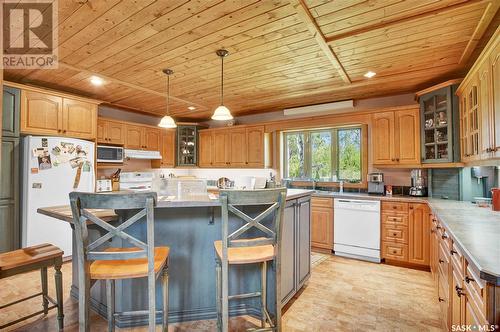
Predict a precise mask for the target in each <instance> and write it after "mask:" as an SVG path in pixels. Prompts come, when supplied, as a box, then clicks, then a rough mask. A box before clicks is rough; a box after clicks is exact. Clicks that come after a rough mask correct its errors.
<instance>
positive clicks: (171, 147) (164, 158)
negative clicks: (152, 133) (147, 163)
mask: <svg viewBox="0 0 500 332" xmlns="http://www.w3.org/2000/svg"><path fill="white" fill-rule="evenodd" d="M175 135H176V130H175V129H160V154H161V160H151V166H152V167H153V168H160V167H175Z"/></svg>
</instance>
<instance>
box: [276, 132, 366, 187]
mask: <svg viewBox="0 0 500 332" xmlns="http://www.w3.org/2000/svg"><path fill="white" fill-rule="evenodd" d="M348 129H359V130H360V173H361V174H360V179H359V181H356V182H350V181H349V180H345V179H339V178H338V176H339V156H338V150H339V140H338V132H339V131H340V130H348ZM366 131H367V128H366V125H364V124H353V125H345V126H335V127H327V128H307V129H296V130H289V131H283V132H282V134H283V140H282V141H283V146H282V151H283V156H282V157H283V159H282V161H283V177H284V178H289V176H288V171H289V170H288V145H287V142H288V135H292V134H298V133H300V134H303V135H304V144H305V146H304V174H305V177H304V178H292V181H305V180H314V181H316V182H323V183H337V182H339V181H344V182H346V183H348V184H351V185H354V186H360V185H361V186H364V185H365V184H366V176H365V173H366V169H367V167H368V165H367V163H368V160H367V154H366V149H367V148H368V147H367V140H366V134H367V133H366ZM320 132H330V135H331V140H332V143H335V144H331V150H330V153H331V165H330V167H331V173H330V178H329V179H328V180H326V181H325V180H320V179H313V178H312V144H311V134H313V133H320ZM333 175H336V176H337V180H336V181H334V180H333Z"/></svg>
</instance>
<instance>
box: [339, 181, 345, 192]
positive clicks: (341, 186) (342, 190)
mask: <svg viewBox="0 0 500 332" xmlns="http://www.w3.org/2000/svg"><path fill="white" fill-rule="evenodd" d="M339 193H341V194H342V193H344V181H339Z"/></svg>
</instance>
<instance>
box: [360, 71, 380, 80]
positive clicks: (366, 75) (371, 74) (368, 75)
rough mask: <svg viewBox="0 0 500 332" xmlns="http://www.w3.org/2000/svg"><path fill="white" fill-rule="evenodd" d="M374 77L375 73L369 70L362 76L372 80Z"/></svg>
mask: <svg viewBox="0 0 500 332" xmlns="http://www.w3.org/2000/svg"><path fill="white" fill-rule="evenodd" d="M375 75H377V73H375V72H373V71H371V70H370V71H369V72H367V73H366V74H364V75H363V76H364V77H366V78H372V77H373V76H375Z"/></svg>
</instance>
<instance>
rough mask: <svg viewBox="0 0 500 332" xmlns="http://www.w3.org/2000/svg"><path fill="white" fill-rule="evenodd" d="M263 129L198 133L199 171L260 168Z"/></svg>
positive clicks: (261, 165) (262, 160) (239, 127)
mask: <svg viewBox="0 0 500 332" xmlns="http://www.w3.org/2000/svg"><path fill="white" fill-rule="evenodd" d="M264 150H265V149H264V126H250V127H246V126H236V127H232V128H222V129H208V130H201V131H200V132H199V150H198V151H199V154H198V155H199V162H198V166H200V167H236V168H244V167H247V168H250V167H252V168H264V166H265V165H264V162H265V156H264Z"/></svg>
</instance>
